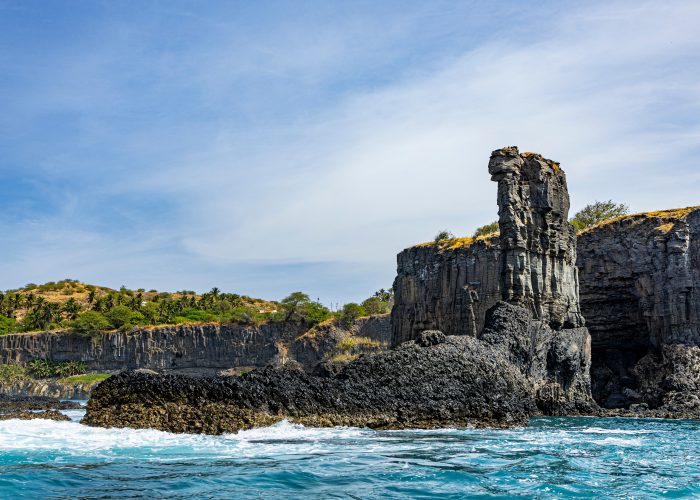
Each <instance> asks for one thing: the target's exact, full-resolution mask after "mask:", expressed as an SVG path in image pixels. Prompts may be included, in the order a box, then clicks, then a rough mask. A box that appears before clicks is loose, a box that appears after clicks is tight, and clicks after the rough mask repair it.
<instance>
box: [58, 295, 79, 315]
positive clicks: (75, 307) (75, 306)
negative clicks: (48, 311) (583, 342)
mask: <svg viewBox="0 0 700 500" xmlns="http://www.w3.org/2000/svg"><path fill="white" fill-rule="evenodd" d="M82 309H83V308H82V306H81V305H80V304H79V303H78V301H77V300H75V299H74V298H73V297H71V298H70V299H68V300H67V301H66V303H65V304H63V312H65V313H66V316H68V319H77V317H78V314H80V311H81V310H82Z"/></svg>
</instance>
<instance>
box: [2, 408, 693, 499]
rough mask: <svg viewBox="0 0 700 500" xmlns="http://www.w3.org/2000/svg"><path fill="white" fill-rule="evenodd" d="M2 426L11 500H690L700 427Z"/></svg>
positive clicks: (548, 422)
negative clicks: (179, 430) (235, 429)
mask: <svg viewBox="0 0 700 500" xmlns="http://www.w3.org/2000/svg"><path fill="white" fill-rule="evenodd" d="M65 413H67V414H68V415H69V416H71V418H72V421H71V422H55V421H49V420H31V421H21V420H6V421H0V498H3V499H5V498H7V499H15V498H41V499H59V498H61V499H63V498H65V499H68V498H70V499H75V498H81V499H82V498H183V499H190V500H191V499H200V498H236V499H238V498H256V499H257V498H303V499H313V498H363V499H364V498H382V499H385V498H436V497H440V498H511V497H532V498H550V497H585V498H682V497H693V496H696V497H697V496H700V432H699V431H700V422H696V421H673V420H651V419H623V418H607V419H602V418H534V419H532V420H531V423H530V425H529V426H528V427H526V428H517V429H511V430H483V429H440V430H402V431H373V430H369V429H358V428H326V429H314V428H306V427H303V426H300V425H295V424H291V423H289V422H281V423H279V424H277V425H274V426H272V427H267V428H261V429H253V430H249V431H243V432H240V433H238V434H232V435H224V436H202V435H190V434H184V435H182V434H169V433H165V432H160V431H155V430H133V429H101V428H91V427H86V426H83V425H80V424H79V423H78V422H79V420H80V418H81V417H82V415H83V413H84V412H83V411H82V410H72V411H67V412H65Z"/></svg>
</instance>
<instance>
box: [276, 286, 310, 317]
mask: <svg viewBox="0 0 700 500" xmlns="http://www.w3.org/2000/svg"><path fill="white" fill-rule="evenodd" d="M309 302H311V299H310V298H309V296H308V295H306V294H305V293H303V292H293V293H290V294H289V295H288V296H286V297H285V298H283V299H282V300H281V301H280V305H281V306H282V310H283V311H284V313H285V314H284V320H285V321H291V320H292V319H301V315H300V314H299V312H300V310H301V309H302V307H303V306H304V305H306V304H308V303H309Z"/></svg>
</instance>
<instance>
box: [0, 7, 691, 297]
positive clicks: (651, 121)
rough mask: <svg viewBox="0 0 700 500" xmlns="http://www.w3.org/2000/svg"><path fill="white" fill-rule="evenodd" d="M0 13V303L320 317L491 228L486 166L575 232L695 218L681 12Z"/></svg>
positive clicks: (687, 17)
mask: <svg viewBox="0 0 700 500" xmlns="http://www.w3.org/2000/svg"><path fill="white" fill-rule="evenodd" d="M74 5H75V8H73V9H70V10H68V9H64V8H61V6H60V5H58V4H45V3H42V2H14V1H4V2H0V26H1V27H2V32H1V33H0V40H2V46H3V47H4V50H3V51H2V52H1V53H0V54H1V57H0V69H1V70H2V73H3V74H4V75H5V76H6V78H5V79H4V80H3V81H2V82H0V92H2V95H3V97H4V101H5V108H6V109H5V113H3V116H2V117H1V118H0V124H1V125H0V127H1V130H2V134H1V136H2V137H1V138H0V141H1V142H0V144H2V148H3V151H4V152H5V154H4V155H3V157H2V160H0V200H1V201H0V230H2V231H3V234H4V235H5V237H4V239H3V245H2V250H0V262H1V263H0V289H2V290H7V289H16V288H21V287H23V286H24V285H26V284H27V283H45V282H48V281H59V280H62V279H65V278H71V279H78V280H80V281H82V282H85V283H90V284H95V285H102V286H107V287H110V288H114V289H118V288H119V287H120V286H122V285H124V286H126V287H128V288H130V289H132V290H135V289H138V288H145V289H147V290H148V289H157V290H160V291H176V290H183V289H186V290H195V291H197V292H206V291H208V290H209V289H211V288H212V287H214V286H216V287H219V288H220V289H222V290H225V291H227V292H233V293H239V294H244V295H249V296H251V297H259V298H263V299H268V300H279V299H281V298H282V297H284V296H286V295H288V294H289V293H291V292H294V291H297V290H299V291H303V292H305V293H307V294H308V295H309V296H310V297H311V298H313V299H315V298H319V299H320V301H321V302H322V303H324V304H328V303H341V304H342V303H345V302H360V301H361V300H362V299H364V298H366V297H369V296H370V295H371V294H373V293H374V292H375V291H376V290H378V289H380V288H385V289H388V288H391V285H392V282H393V279H394V275H395V270H396V254H397V253H398V252H400V251H401V250H402V249H404V248H407V247H410V246H412V245H414V244H417V243H421V242H423V241H429V240H431V239H432V238H433V237H434V235H435V234H436V233H437V232H438V231H440V230H442V229H448V230H450V231H452V232H453V233H454V234H456V235H460V236H461V235H471V234H472V232H473V231H474V229H475V228H476V227H477V226H481V225H484V224H488V223H490V222H492V221H494V220H495V219H497V217H498V216H497V206H496V185H495V183H492V182H491V181H490V177H489V175H488V172H487V164H488V159H489V155H490V153H491V151H493V150H495V149H498V148H500V147H503V146H508V145H517V146H518V147H519V148H520V150H521V151H535V152H538V153H541V154H542V155H543V156H545V157H547V158H552V159H553V160H555V161H557V162H559V163H560V164H561V166H562V169H563V170H564V171H565V172H566V174H567V181H568V188H569V193H570V195H571V202H572V205H571V211H570V214H569V215H570V216H572V215H573V214H574V213H575V212H576V211H578V210H579V209H581V208H583V207H584V206H585V205H587V204H589V203H592V202H594V201H597V200H601V201H602V200H607V199H612V200H613V201H615V202H619V203H625V204H628V205H629V207H630V212H631V213H639V212H647V211H654V210H664V209H672V208H679V207H688V206H694V205H698V204H700V203H699V202H698V200H697V193H698V191H699V188H700V168H698V166H697V165H694V164H693V161H694V160H695V158H697V154H696V153H697V152H698V150H699V149H700V147H699V146H700V118H699V117H700V113H699V112H698V111H700V109H699V108H700V85H698V83H697V82H698V81H700V65H698V64H697V62H698V58H699V57H700V56H699V55H698V54H700V39H699V38H698V37H697V36H696V35H695V31H694V30H695V24H696V21H697V19H699V18H700V4H690V3H688V2H680V1H676V2H667V3H664V4H663V5H658V4H655V3H652V2H646V3H641V4H640V3H638V2H634V3H633V2H631V1H621V2H613V3H609V2H592V3H589V4H587V5H586V6H583V7H582V6H580V5H577V4H576V3H575V2H572V1H567V2H554V1H542V2H528V3H521V2H505V3H502V4H499V5H498V6H493V5H491V4H490V3H488V2H459V3H454V2H432V3H430V4H429V5H425V4H423V3H421V2H408V3H406V2H402V3H400V4H399V3H398V2H383V3H381V4H380V5H376V4H375V3H373V2H369V1H361V2H356V3H353V4H352V5H350V4H345V3H325V2H298V3H295V4H294V5H293V6H292V5H291V4H287V3H284V2H264V3H256V4H255V5H252V4H248V3H245V2H235V3H232V4H229V3H209V4H205V5H197V6H196V7H194V4H192V3H188V2H172V3H168V4H167V5H166V6H163V5H161V4H158V5H156V4H149V5H142V4H139V3H137V2H124V3H120V4H119V5H116V4H110V3H108V2H75V4H74Z"/></svg>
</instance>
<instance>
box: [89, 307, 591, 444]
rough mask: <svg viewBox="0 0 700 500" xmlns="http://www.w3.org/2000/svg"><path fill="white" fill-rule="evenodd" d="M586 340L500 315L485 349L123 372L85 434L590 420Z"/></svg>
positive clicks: (407, 346)
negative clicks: (308, 368) (206, 373)
mask: <svg viewBox="0 0 700 500" xmlns="http://www.w3.org/2000/svg"><path fill="white" fill-rule="evenodd" d="M589 354H590V353H589V345H588V334H587V332H586V331H585V329H578V330H571V331H570V333H569V334H567V335H559V334H557V333H555V332H553V331H551V329H550V328H549V326H548V325H547V324H546V323H544V322H541V321H533V320H532V316H531V314H530V312H529V311H527V310H525V309H523V308H521V307H518V306H512V305H510V304H505V303H499V304H497V305H496V307H494V308H493V309H492V311H491V312H490V314H489V317H488V319H487V327H486V328H485V330H484V337H483V340H478V339H475V338H473V337H469V336H446V335H445V334H443V333H442V332H439V331H427V332H423V333H422V334H421V335H420V336H419V338H418V339H417V340H415V341H409V342H406V343H404V344H402V345H401V346H400V347H398V348H396V349H393V350H389V351H383V352H379V353H376V354H373V355H366V356H362V357H360V358H359V359H357V360H355V361H353V362H350V363H348V364H347V365H344V366H343V367H341V368H340V369H339V370H337V371H336V370H328V369H326V366H325V365H324V364H321V365H319V366H318V368H317V370H316V372H315V373H314V374H308V373H306V372H304V371H303V370H301V369H298V368H296V369H295V368H287V367H285V368H281V369H279V368H272V367H268V368H265V369H263V370H254V371H252V372H250V373H247V374H245V375H243V376H241V377H218V378H199V379H192V378H188V377H181V376H173V375H165V376H162V375H161V376H158V375H149V374H144V373H136V372H125V373H122V374H120V375H117V376H114V377H111V378H109V379H107V380H106V381H105V382H103V383H101V384H100V385H99V386H98V387H97V388H96V389H95V391H94V392H93V394H92V397H91V399H90V401H89V403H88V411H87V414H86V416H85V420H84V423H86V424H89V425H99V426H107V427H123V426H128V427H152V428H156V429H161V430H167V431H171V432H197V433H199V432H204V433H210V434H219V433H223V432H235V431H237V430H240V429H245V428H249V427H255V426H260V425H270V424H273V423H275V422H278V421H280V420H282V419H288V420H291V421H293V422H298V423H302V424H305V425H313V426H333V425H352V426H366V427H372V428H405V427H441V426H455V425H459V426H463V425H475V426H484V425H487V426H493V427H505V426H513V425H524V424H525V423H526V422H527V419H528V417H529V416H530V415H537V414H541V413H544V414H548V415H559V414H577V413H590V412H591V411H594V409H595V404H594V403H593V402H592V400H591V399H590V389H589V385H588V383H587V380H585V379H584V378H581V373H582V372H585V373H587V371H588V365H587V363H588V359H589Z"/></svg>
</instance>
